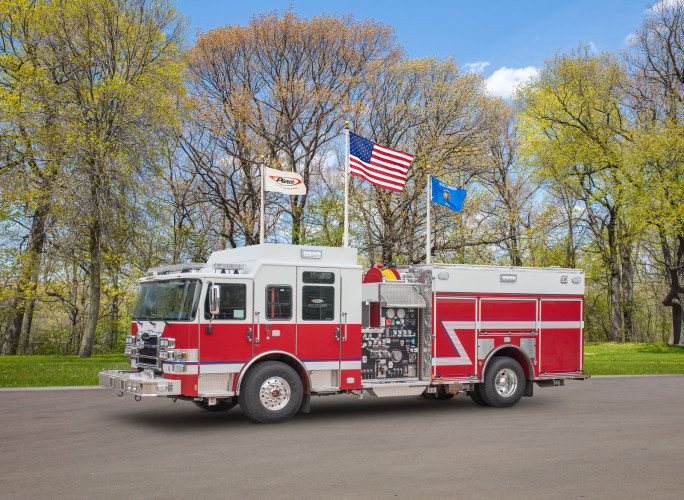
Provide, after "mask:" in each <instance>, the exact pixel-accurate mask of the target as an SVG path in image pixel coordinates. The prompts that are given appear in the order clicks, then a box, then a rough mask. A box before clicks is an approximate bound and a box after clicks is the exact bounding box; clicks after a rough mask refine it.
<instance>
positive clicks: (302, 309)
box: [99, 244, 588, 423]
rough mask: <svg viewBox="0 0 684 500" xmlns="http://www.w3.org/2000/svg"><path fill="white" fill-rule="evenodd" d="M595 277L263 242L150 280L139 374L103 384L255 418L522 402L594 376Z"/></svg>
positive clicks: (141, 309) (133, 355)
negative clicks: (318, 404) (590, 287)
mask: <svg viewBox="0 0 684 500" xmlns="http://www.w3.org/2000/svg"><path fill="white" fill-rule="evenodd" d="M583 311H584V273H583V272H582V271H581V270H577V269H559V268H529V267H498V266H476V265H459V264H422V265H400V266H396V267H393V268H387V269H386V268H383V267H381V266H374V267H373V268H371V269H369V270H368V271H367V272H365V273H363V271H362V268H361V266H360V265H358V262H357V251H356V249H353V248H330V247H311V246H297V245H282V244H262V245H255V246H249V247H244V248H235V249H228V250H223V251H218V252H214V253H213V254H212V255H211V256H210V258H209V259H208V261H207V262H206V263H189V264H178V265H169V266H163V267H158V268H154V269H150V270H149V271H148V272H147V275H146V276H145V277H144V278H142V279H141V280H140V284H139V287H138V292H137V299H136V303H135V307H134V311H133V320H132V329H131V335H128V336H127V337H126V348H125V349H126V354H127V355H128V356H129V362H130V365H131V366H130V368H131V369H130V370H115V369H110V370H104V371H102V372H100V374H99V381H100V385H101V386H104V387H108V388H111V389H113V390H115V391H117V393H118V394H119V395H123V394H124V393H125V394H132V395H133V396H134V397H135V399H137V400H140V399H142V398H146V397H171V398H174V400H176V399H181V400H188V401H192V402H193V403H195V404H196V405H197V406H199V407H201V408H203V409H205V410H207V411H225V410H229V409H231V408H233V407H234V406H235V405H239V406H240V408H241V410H242V412H243V413H244V414H245V415H246V416H247V417H248V418H250V419H252V420H254V421H257V422H263V423H271V422H281V421H284V420H287V419H289V418H290V417H292V416H293V415H294V414H295V413H297V412H298V411H302V412H308V411H309V408H310V402H311V396H323V395H333V394H355V395H357V396H359V397H364V396H374V397H387V396H409V395H416V396H419V395H421V396H423V397H426V398H431V399H449V398H451V397H453V396H454V395H456V394H463V395H466V396H469V397H470V398H471V399H472V400H473V401H474V402H475V403H477V404H479V405H487V406H494V407H510V406H513V405H515V404H517V403H518V401H519V400H520V399H521V398H522V397H523V396H528V397H529V396H532V394H533V387H534V384H537V385H538V386H541V387H546V386H561V385H564V384H565V381H566V380H567V379H580V380H582V379H586V378H587V377H588V375H586V374H585V372H584V370H583V330H584V321H583Z"/></svg>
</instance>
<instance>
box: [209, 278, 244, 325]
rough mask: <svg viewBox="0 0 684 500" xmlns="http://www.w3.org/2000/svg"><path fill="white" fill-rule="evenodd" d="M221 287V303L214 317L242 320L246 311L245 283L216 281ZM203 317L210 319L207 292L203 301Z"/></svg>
mask: <svg viewBox="0 0 684 500" xmlns="http://www.w3.org/2000/svg"><path fill="white" fill-rule="evenodd" d="M217 284H218V286H219V287H220V288H221V305H220V309H219V313H218V314H217V315H216V316H214V319H229V320H230V319H232V320H243V319H245V313H246V311H247V285H245V284H242V283H217ZM204 317H205V319H211V313H210V312H209V294H208V293H207V298H206V300H205V301H204Z"/></svg>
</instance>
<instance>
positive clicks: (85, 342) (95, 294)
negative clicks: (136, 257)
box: [78, 214, 102, 358]
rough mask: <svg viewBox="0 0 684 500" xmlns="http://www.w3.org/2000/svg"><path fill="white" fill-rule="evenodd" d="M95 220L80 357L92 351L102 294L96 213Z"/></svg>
mask: <svg viewBox="0 0 684 500" xmlns="http://www.w3.org/2000/svg"><path fill="white" fill-rule="evenodd" d="M93 217H95V221H93V223H92V224H91V227H90V301H89V304H88V320H87V322H86V330H85V332H84V333H83V338H82V339H81V348H80V349H79V351H78V355H79V357H81V358H89V357H90V356H91V355H92V353H93V342H94V341H95V332H96V331H97V320H98V316H99V314H100V296H101V294H102V283H101V271H102V269H101V262H100V258H101V254H100V237H101V225H100V222H99V220H98V219H97V217H98V215H97V214H95V215H93Z"/></svg>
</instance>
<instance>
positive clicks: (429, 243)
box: [425, 165, 432, 264]
mask: <svg viewBox="0 0 684 500" xmlns="http://www.w3.org/2000/svg"><path fill="white" fill-rule="evenodd" d="M427 173H428V176H427V192H426V194H427V234H426V235H425V263H426V264H431V263H432V258H431V255H430V253H431V251H432V241H431V240H432V230H431V229H430V207H431V205H432V172H431V170H430V165H428V166H427Z"/></svg>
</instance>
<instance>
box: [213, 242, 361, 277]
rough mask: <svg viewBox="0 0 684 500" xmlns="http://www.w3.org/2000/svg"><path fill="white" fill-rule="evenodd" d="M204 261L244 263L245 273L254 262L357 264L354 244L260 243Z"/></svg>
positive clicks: (274, 263)
mask: <svg viewBox="0 0 684 500" xmlns="http://www.w3.org/2000/svg"><path fill="white" fill-rule="evenodd" d="M207 264H208V265H209V266H210V267H212V266H213V265H214V264H244V265H245V272H246V274H252V273H254V272H255V270H256V268H257V267H258V266H263V265H282V266H306V267H358V263H357V251H356V248H338V247H319V246H308V245H287V244H280V243H264V244H263V245H253V246H249V247H240V248H229V249H227V250H221V251H218V252H214V253H212V254H211V256H210V257H209V260H208V261H207Z"/></svg>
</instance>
